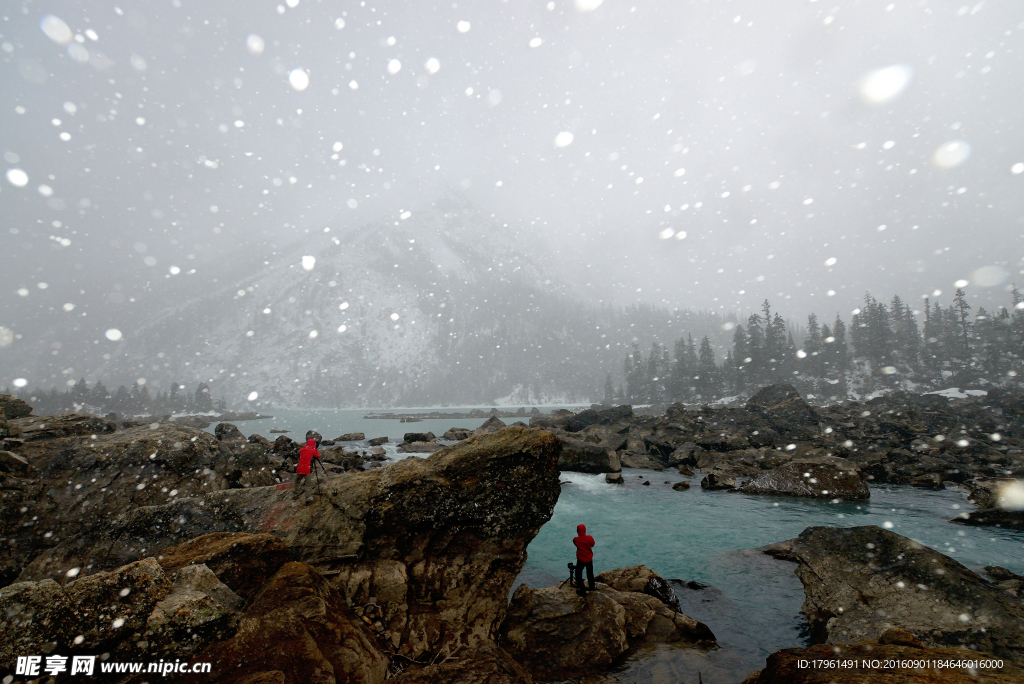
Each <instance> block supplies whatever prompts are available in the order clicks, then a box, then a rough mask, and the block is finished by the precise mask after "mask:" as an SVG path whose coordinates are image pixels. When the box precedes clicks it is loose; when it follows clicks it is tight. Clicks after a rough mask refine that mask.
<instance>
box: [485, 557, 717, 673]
mask: <svg viewBox="0 0 1024 684" xmlns="http://www.w3.org/2000/svg"><path fill="white" fill-rule="evenodd" d="M627 573H628V571H627ZM652 574H653V573H652ZM659 579H660V578H659ZM501 634H502V641H501V643H502V644H503V646H504V647H505V648H506V649H507V650H508V651H509V653H510V654H511V655H512V657H513V658H515V659H516V660H517V661H518V662H519V663H521V664H522V665H523V666H524V667H525V668H526V670H527V671H528V672H530V674H531V675H532V676H534V677H536V678H539V679H566V678H572V677H579V676H581V675H586V674H591V673H598V672H602V671H605V670H607V669H608V668H609V667H610V665H611V664H612V662H613V661H615V659H616V658H618V657H619V656H620V655H622V654H623V653H625V652H626V650H627V649H628V648H629V646H630V640H631V639H632V640H633V641H634V642H641V641H643V642H648V643H689V644H701V645H704V646H707V645H711V644H713V643H714V638H715V637H714V635H713V634H712V633H711V630H710V629H708V628H707V626H706V625H704V624H702V623H700V622H697V621H696V620H693V619H691V618H689V617H687V616H685V615H683V614H682V613H678V612H676V611H674V610H672V609H670V608H669V607H667V606H666V605H665V604H664V603H663V602H662V601H661V600H660V599H658V598H655V597H653V596H649V595H647V594H644V593H640V592H635V591H617V590H615V589H613V588H612V587H610V586H608V585H607V584H604V583H598V584H597V585H596V590H595V591H592V592H587V595H586V597H585V598H583V597H580V596H579V595H578V594H576V592H575V590H574V589H572V588H571V587H568V586H554V587H546V588H544V589H533V588H531V587H530V586H528V585H526V584H522V585H520V586H519V588H518V589H516V592H515V594H513V596H512V602H511V604H510V605H509V611H508V617H507V618H506V620H505V623H504V624H503V625H502V629H501Z"/></svg>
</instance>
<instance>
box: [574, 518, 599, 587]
mask: <svg viewBox="0 0 1024 684" xmlns="http://www.w3.org/2000/svg"><path fill="white" fill-rule="evenodd" d="M572 543H573V546H575V547H576V593H577V594H579V595H580V596H586V595H587V589H584V588H583V568H584V567H586V569H587V585H588V587H589V589H590V591H594V551H593V549H594V538H593V537H591V536H590V535H589V534H587V526H586V525H577V526H576V536H575V537H574V538H573V540H572Z"/></svg>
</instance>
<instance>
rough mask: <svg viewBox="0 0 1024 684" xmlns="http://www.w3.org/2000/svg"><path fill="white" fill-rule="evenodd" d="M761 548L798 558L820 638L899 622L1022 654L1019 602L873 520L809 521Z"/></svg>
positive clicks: (970, 644) (873, 633)
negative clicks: (842, 524)
mask: <svg viewBox="0 0 1024 684" xmlns="http://www.w3.org/2000/svg"><path fill="white" fill-rule="evenodd" d="M766 552H768V553H770V555H775V556H776V557H781V558H784V559H788V560H793V561H796V562H797V563H798V565H797V568H796V574H797V576H798V577H799V578H800V581H801V582H803V585H804V593H805V595H806V599H805V601H804V604H803V612H804V614H805V615H806V616H807V619H808V621H809V622H810V625H811V635H812V637H813V638H814V640H815V641H816V642H818V643H827V644H844V643H854V642H857V641H860V640H863V639H872V640H874V639H878V637H879V636H881V635H882V634H883V633H884V632H885V631H886V630H888V629H889V628H891V627H900V628H902V629H906V630H908V631H909V632H911V633H913V634H914V635H915V636H916V637H918V638H919V639H920V640H921V641H922V642H923V643H924V644H925V645H927V646H929V647H944V646H963V647H967V648H971V649H977V650H979V651H984V652H987V653H994V654H996V655H998V656H1000V657H1003V658H1007V659H1010V660H1015V661H1017V662H1020V661H1021V660H1024V604H1022V603H1021V602H1020V601H1018V600H1016V599H1014V598H1012V597H1010V596H1007V595H1006V594H1005V593H1004V592H1003V591H1001V590H1000V589H999V588H997V587H993V586H992V585H990V584H989V583H988V582H986V581H985V580H984V579H982V578H981V577H979V576H978V575H976V574H974V573H973V572H971V571H970V570H968V569H967V568H965V567H964V566H962V565H961V564H959V563H957V562H956V561H955V560H953V559H952V558H949V557H947V556H944V555H942V554H941V553H938V552H937V551H933V550H932V549H929V548H927V547H925V546H922V545H921V544H918V543H917V542H914V541H912V540H910V539H907V538H906V537H903V536H900V535H898V534H896V533H894V532H889V531H887V530H883V529H881V528H879V527H875V526H873V525H870V526H865V527H853V528H845V529H841V528H833V527H809V528H807V529H806V530H804V531H803V532H802V533H801V534H800V536H799V537H797V538H796V539H793V540H790V541H789V542H786V543H784V544H782V545H778V546H777V547H775V549H774V550H771V551H769V550H766Z"/></svg>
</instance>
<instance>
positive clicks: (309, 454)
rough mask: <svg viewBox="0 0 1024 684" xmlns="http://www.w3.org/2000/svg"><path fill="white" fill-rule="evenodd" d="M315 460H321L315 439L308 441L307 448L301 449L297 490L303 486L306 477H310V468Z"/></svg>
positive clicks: (296, 473) (296, 479)
mask: <svg viewBox="0 0 1024 684" xmlns="http://www.w3.org/2000/svg"><path fill="white" fill-rule="evenodd" d="M314 458H320V452H319V451H317V448H316V440H315V439H313V438H310V439H307V440H306V446H304V447H302V448H301V449H299V465H298V466H297V467H296V468H295V489H296V490H298V488H299V485H300V484H303V483H304V481H305V479H306V476H308V475H309V471H310V466H311V465H312V464H313V459H314Z"/></svg>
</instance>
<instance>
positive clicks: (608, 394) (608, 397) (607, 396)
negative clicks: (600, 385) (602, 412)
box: [602, 373, 615, 406]
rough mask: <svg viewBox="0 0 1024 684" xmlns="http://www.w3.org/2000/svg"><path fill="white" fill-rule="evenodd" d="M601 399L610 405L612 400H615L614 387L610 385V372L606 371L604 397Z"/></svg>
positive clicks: (606, 404)
mask: <svg viewBox="0 0 1024 684" xmlns="http://www.w3.org/2000/svg"><path fill="white" fill-rule="evenodd" d="M602 401H603V402H604V405H605V406H611V405H612V402H613V401H615V389H614V388H613V387H612V374H611V373H608V374H607V375H605V377H604V398H603V399H602Z"/></svg>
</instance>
